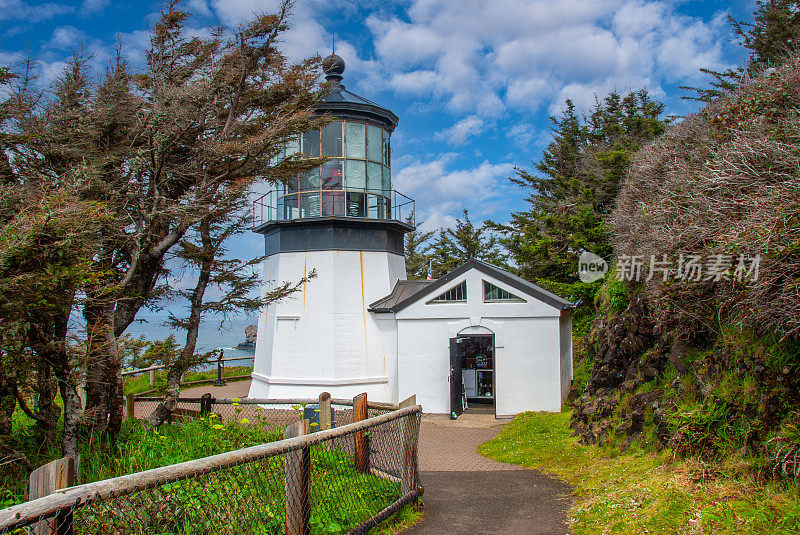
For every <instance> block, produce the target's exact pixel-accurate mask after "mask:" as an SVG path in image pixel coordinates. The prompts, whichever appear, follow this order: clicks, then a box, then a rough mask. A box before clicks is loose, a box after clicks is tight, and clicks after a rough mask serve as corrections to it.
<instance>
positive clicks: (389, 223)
mask: <svg viewBox="0 0 800 535" xmlns="http://www.w3.org/2000/svg"><path fill="white" fill-rule="evenodd" d="M322 66H323V70H324V72H325V77H326V79H327V80H328V81H330V82H332V84H333V89H332V90H331V92H330V94H329V95H328V97H327V98H326V99H325V100H324V101H323V102H321V103H320V104H318V105H317V107H316V113H317V114H319V115H328V116H330V117H331V118H332V119H333V120H332V121H331V122H330V123H329V124H328V125H327V126H325V127H324V128H322V129H321V130H312V131H309V132H306V133H304V134H303V135H302V136H299V137H298V138H297V139H295V140H294V141H293V142H291V143H290V144H289V145H288V146H287V147H286V155H294V154H298V153H299V154H301V155H306V156H308V157H314V158H316V157H324V158H326V160H325V161H324V162H323V163H322V165H320V166H319V167H318V168H316V169H314V170H313V171H310V172H307V173H304V174H302V175H300V176H298V177H296V178H294V179H292V180H290V181H289V182H288V183H287V184H285V185H281V186H279V187H278V188H277V189H275V190H272V191H270V192H268V193H267V194H265V195H264V196H262V197H261V198H260V199H258V200H257V201H256V206H255V208H256V217H257V219H258V220H257V223H256V224H257V226H256V228H255V231H256V232H258V233H260V234H264V236H265V239H266V254H267V255H271V254H275V253H280V252H293V251H319V250H332V249H336V250H361V251H387V252H393V253H396V254H400V255H402V254H403V235H404V234H405V233H406V232H408V231H409V230H412V229H413V228H414V227H413V225H409V224H408V223H406V218H407V217H408V215H409V214H413V212H414V201H413V200H412V199H410V198H408V197H406V196H405V195H402V194H401V193H399V192H397V191H395V190H393V189H392V176H391V145H390V138H391V135H392V132H393V131H394V129H395V127H396V126H397V122H398V118H397V116H396V115H395V114H394V113H392V112H391V111H389V110H387V109H386V108H383V107H381V106H379V105H377V104H375V103H374V102H372V101H370V100H367V99H365V98H363V97H360V96H358V95H356V94H355V93H352V92H351V91H348V90H347V89H346V88H345V86H344V85H343V84H342V83H341V82H342V74H343V73H344V69H345V63H344V60H343V59H342V58H341V57H339V56H337V55H336V54H331V55H330V56H328V57H327V58H325V60H324V61H323V63H322Z"/></svg>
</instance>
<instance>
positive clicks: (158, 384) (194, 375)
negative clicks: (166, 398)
mask: <svg viewBox="0 0 800 535" xmlns="http://www.w3.org/2000/svg"><path fill="white" fill-rule="evenodd" d="M252 371H253V367H252V366H226V367H225V370H224V372H223V377H226V378H227V377H238V376H242V375H247V376H249V375H250V373H252ZM216 378H217V369H216V368H214V369H213V370H205V371H199V372H197V371H194V372H188V373H187V374H186V382H187V383H190V382H192V381H204V380H209V381H213V380H215V379H216ZM166 386H167V373H166V372H165V371H162V370H159V371H156V381H155V386H150V374H149V373H143V374H141V375H137V376H136V377H132V378H126V379H125V394H141V393H142V392H147V391H149V390H153V389H154V388H157V389H160V390H163V389H164V388H166ZM191 386H194V385H187V386H186V388H189V387H191ZM154 395H155V394H154Z"/></svg>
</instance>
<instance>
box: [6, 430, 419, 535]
mask: <svg viewBox="0 0 800 535" xmlns="http://www.w3.org/2000/svg"><path fill="white" fill-rule="evenodd" d="M25 423H26V422H20V425H22V424H25ZM282 437H283V429H282V428H281V427H275V426H273V425H272V424H270V423H268V422H267V421H266V420H265V419H262V418H261V417H260V416H256V417H255V418H253V417H250V420H245V419H241V420H238V421H237V420H226V421H222V420H221V419H220V418H218V417H216V416H215V415H212V416H211V417H209V418H203V419H196V420H190V421H187V422H184V423H181V424H173V425H164V426H161V428H159V429H158V430H154V429H146V428H144V427H143V426H142V425H141V423H140V422H139V421H137V420H126V421H125V423H124V425H123V429H122V432H121V434H120V436H119V438H118V440H117V444H116V446H114V447H109V446H107V445H104V444H103V443H102V442H101V441H100V440H99V439H98V437H92V438H90V439H88V440H87V441H86V442H84V443H83V444H82V447H81V470H80V472H81V476H80V480H79V481H78V483H90V482H93V481H99V480H103V479H109V478H112V477H116V476H120V475H125V474H130V473H134V472H140V471H144V470H149V469H152V468H157V467H160V466H166V465H171V464H175V463H179V462H183V461H187V460H192V459H198V458H201V457H206V456H209V455H214V454H217V453H223V452H226V451H232V450H236V449H240V448H245V447H248V446H254V445H257V444H263V443H267V442H272V441H274V440H279V439H281V438H282ZM282 469H283V457H282V456H277V457H271V458H268V459H265V460H262V461H256V462H251V463H245V464H242V465H239V466H235V467H230V468H226V469H224V470H221V471H218V472H213V473H211V474H208V475H204V476H200V477H198V478H196V479H195V478H190V479H188V480H180V481H177V482H174V483H169V484H167V485H162V486H160V487H157V488H155V489H151V490H147V489H146V490H144V491H143V492H142V493H141V494H136V493H134V494H133V495H130V496H127V497H126V496H122V497H118V498H112V499H110V500H107V501H105V502H97V503H95V504H90V505H89V506H88V507H87V508H85V509H81V510H80V512H78V513H76V518H77V519H78V520H77V521H78V522H79V525H80V526H82V528H85V529H86V530H87V532H94V531H95V530H100V531H102V530H101V529H100V528H101V527H102V526H106V527H108V526H113V527H114V528H115V529H116V528H118V529H119V530H120V531H123V532H129V533H178V532H180V533H198V534H199V533H226V532H228V531H229V529H228V528H230V526H231V525H233V524H235V525H237V526H247V529H245V530H244V531H245V532H250V533H282V532H283V526H284V515H285V511H284V501H283V500H284V497H283V489H284V485H285V483H284V480H283V471H282ZM311 473H312V476H311V502H312V510H311V533H312V534H314V535H324V534H328V535H336V534H340V533H345V532H347V531H349V530H351V529H353V528H354V527H355V526H356V525H357V524H358V523H359V522H361V521H364V520H366V519H368V518H370V517H371V516H373V515H374V514H376V513H377V512H378V511H380V510H381V509H383V508H384V507H386V506H388V505H389V504H390V503H392V502H393V501H394V500H396V499H397V498H398V497H399V496H400V488H399V484H397V483H393V482H388V481H385V480H383V479H381V478H378V477H376V476H373V475H371V474H363V473H360V472H358V471H357V470H356V469H355V466H354V464H353V459H352V456H351V455H350V454H348V453H346V452H344V451H342V450H340V449H338V448H335V447H332V446H331V445H324V446H323V445H320V446H314V447H312V448H311ZM3 484H5V485H6V486H5V487H4V486H1V485H3ZM9 485H13V486H15V487H16V489H15V490H16V492H14V493H13V494H14V495H13V496H12V492H11V490H12V489H10V488H9V487H8V486H9ZM23 497H24V481H23V480H19V481H16V482H15V481H11V480H9V479H6V480H5V481H2V480H0V500H2V501H0V505H2V506H9V505H12V504H13V503H15V502H17V503H18V502H20V501H24V500H23ZM243 497H244V498H246V500H244V501H243V500H242V498H243ZM419 516H420V513H418V512H416V511H413V510H412V509H411V508H405V509H403V510H401V511H400V512H399V513H397V514H396V515H394V516H393V517H392V518H390V519H388V520H387V521H385V522H384V523H382V524H381V525H379V526H377V527H376V528H374V529H373V530H372V532H371V533H373V534H375V535H390V534H394V533H398V532H399V530H401V529H402V528H404V527H405V526H409V525H411V524H413V523H414V522H416V521H417V520H418V518H419Z"/></svg>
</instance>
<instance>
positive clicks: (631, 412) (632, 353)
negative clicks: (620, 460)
mask: <svg viewBox="0 0 800 535" xmlns="http://www.w3.org/2000/svg"><path fill="white" fill-rule="evenodd" d="M592 331H593V334H592V336H593V340H591V341H590V344H591V345H592V346H593V347H590V348H589V351H590V352H592V353H593V355H594V359H593V360H594V362H593V366H592V369H591V374H590V377H589V382H588V383H587V385H586V388H585V389H584V391H583V393H582V395H581V396H580V397H578V399H577V400H575V402H574V408H575V410H574V412H573V415H572V422H571V425H572V428H573V430H574V433H573V434H574V435H576V436H579V437H580V438H581V441H582V442H584V443H586V444H596V443H602V442H604V441H605V439H606V438H607V437H608V434H609V433H610V432H611V431H612V430H615V431H616V432H619V433H624V434H627V435H628V436H629V437H631V436H635V435H637V434H638V433H639V432H641V429H642V421H643V420H642V416H643V410H644V408H643V405H644V404H652V402H654V401H657V399H658V395H657V394H651V395H648V396H642V395H639V396H633V397H632V398H630V399H628V400H627V402H626V403H625V406H624V407H620V403H621V400H622V399H623V397H625V396H626V395H628V394H631V393H633V392H635V391H636V390H637V389H639V387H640V386H641V385H642V384H644V383H647V382H648V381H652V380H653V379H654V378H656V376H658V375H659V374H660V373H661V372H662V370H663V366H664V362H666V358H665V355H662V354H663V351H662V350H661V349H660V348H659V347H658V341H659V340H658V335H659V333H658V329H657V328H656V326H655V324H654V322H653V320H652V319H651V317H650V314H649V311H648V309H647V304H646V302H645V300H644V298H643V297H641V296H636V297H634V298H633V299H631V301H630V303H629V304H628V307H627V308H626V309H625V310H624V311H623V312H620V313H617V314H614V315H612V316H610V317H607V316H605V315H604V314H602V313H601V314H598V315H597V318H596V319H595V323H594V325H593V329H592ZM648 394H649V393H648ZM617 409H621V410H620V411H618V410H617ZM615 414H618V415H619V416H620V417H621V418H622V420H623V421H622V422H621V423H620V422H619V421H618V420H619V418H615V417H614V415H615ZM615 427H616V429H615Z"/></svg>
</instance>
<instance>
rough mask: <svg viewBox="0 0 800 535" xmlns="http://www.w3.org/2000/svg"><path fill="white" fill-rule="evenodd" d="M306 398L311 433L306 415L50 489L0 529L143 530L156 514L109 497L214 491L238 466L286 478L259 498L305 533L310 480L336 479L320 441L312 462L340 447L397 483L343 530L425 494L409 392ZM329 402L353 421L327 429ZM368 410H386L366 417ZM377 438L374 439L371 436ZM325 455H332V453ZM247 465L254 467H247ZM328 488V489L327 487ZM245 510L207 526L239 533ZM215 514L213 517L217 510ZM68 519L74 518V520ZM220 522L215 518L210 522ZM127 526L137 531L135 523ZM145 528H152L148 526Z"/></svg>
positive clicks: (5, 515)
mask: <svg viewBox="0 0 800 535" xmlns="http://www.w3.org/2000/svg"><path fill="white" fill-rule="evenodd" d="M222 401H223V400H215V404H220V403H221V402H222ZM224 401H228V400H224ZM306 401H309V400H251V399H242V400H237V401H235V402H234V401H233V400H230V402H231V403H237V404H242V405H252V404H264V403H271V404H275V403H281V404H285V403H297V402H299V403H304V402H306ZM311 401H314V402H319V403H320V410H319V415H320V416H319V431H317V432H314V433H309V430H310V422H309V420H308V419H303V420H299V421H297V422H295V423H293V424H291V425H289V426H288V427H287V428H286V430H285V431H284V437H285V438H284V439H283V440H280V441H276V442H271V443H267V444H262V445H258V446H253V447H250V448H244V449H240V450H236V451H231V452H227V453H222V454H218V455H213V456H210V457H206V458H203V459H197V460H193V461H187V462H183V463H179V464H175V465H171V466H165V467H162V468H155V469H152V470H147V471H145V472H139V473H135V474H130V475H125V476H121V477H116V478H113V479H108V480H105V481H98V482H95V483H88V484H84V485H79V486H76V487H70V488H66V489H61V490H55V491H54V492H53V493H52V494H50V495H48V496H44V497H41V498H38V499H34V500H32V501H29V502H26V503H23V504H19V505H16V506H13V507H10V508H7V509H4V510H0V534H6V533H11V532H13V531H14V530H15V529H18V528H22V527H25V526H30V527H31V529H32V530H33V531H34V532H35V533H41V534H45V533H46V534H56V533H57V534H59V535H73V533H78V532H87V533H89V532H101V531H103V530H101V531H96V530H97V527H96V526H98V525H99V526H103V527H104V529H105V528H109V529H110V531H109V532H113V533H122V532H127V531H137V530H138V531H142V529H143V526H142V525H134V524H135V522H145V521H147V522H151V523H152V522H154V519H155V517H157V516H158V514H151V515H143V518H142V519H141V520H140V519H139V518H138V517H134V516H125V514H128V513H125V514H123V513H122V512H123V511H134V510H135V509H136V508H135V507H134V508H131V507H130V505H129V504H128V505H125V504H117V505H119V506H118V507H115V504H116V502H115V501H114V500H119V499H121V497H125V496H128V495H136V494H137V493H141V492H156V490H158V489H159V488H161V489H168V493H169V492H171V493H172V494H173V501H179V498H177V497H175V496H178V493H176V492H175V489H174V488H171V487H170V485H173V486H174V484H179V485H180V484H182V482H187V481H188V482H191V480H192V479H199V478H205V479H204V480H203V481H199V480H198V485H197V486H200V487H203V488H205V489H206V491H204V493H203V494H214V492H213V488H212V487H211V485H220V484H227V483H220V482H227V481H234V480H233V479H231V475H230V470H231V469H232V467H242V468H243V469H244V473H246V474H249V475H248V476H247V477H253V476H252V474H259V477H269V478H272V479H274V480H275V481H279V480H283V485H282V487H283V488H282V491H281V492H280V493H275V492H272V491H270V492H272V494H269V495H264V496H263V497H262V498H263V500H265V501H266V500H272V501H273V502H274V501H275V500H276V499H282V500H283V503H284V506H283V507H282V509H283V510H282V511H281V515H282V516H283V523H282V524H283V526H284V529H282V530H281V531H283V532H285V533H286V534H288V535H300V534H307V533H309V530H310V528H309V522H310V519H311V512H312V508H313V507H315V503H314V502H313V501H312V500H311V496H312V491H311V485H312V479H316V480H319V478H323V479H335V478H336V477H337V475H336V474H335V473H333V472H332V470H335V468H333V469H331V468H330V466H333V467H336V466H337V465H336V464H335V463H332V464H329V465H328V468H326V471H325V472H324V473H320V474H317V473H314V474H312V465H314V464H315V463H312V462H311V452H312V448H313V447H315V446H320V445H324V447H323V448H322V449H321V450H320V449H316V450H314V451H315V455H316V457H317V461H316V464H317V465H318V464H319V463H320V455H326V454H328V453H330V452H333V451H334V450H335V452H336V453H335V455H341V454H343V453H344V454H345V455H351V456H352V457H351V460H352V466H353V467H355V470H356V472H357V473H358V472H360V473H363V474H364V476H362V477H367V478H370V477H374V478H379V479H382V480H384V481H386V482H389V484H391V485H396V487H391V488H396V492H394V491H393V492H394V493H393V494H391V495H392V496H393V497H394V498H393V501H392V502H391V503H387V504H386V506H385V507H384V508H383V509H381V510H379V511H377V512H375V513H374V514H372V516H370V517H369V518H358V524H357V525H355V526H353V527H351V528H350V529H349V530H348V531H347V532H348V533H354V534H355V533H359V534H361V533H366V532H367V531H368V530H369V529H371V528H372V527H374V526H375V525H377V524H378V523H380V522H382V521H383V520H385V519H386V518H388V517H389V516H391V515H392V514H394V513H395V512H397V511H399V510H400V509H401V508H402V507H403V506H405V505H407V504H409V503H412V502H416V501H417V500H418V498H419V497H420V496H421V494H422V492H423V489H422V487H421V485H420V484H419V477H418V460H417V452H418V440H419V424H420V415H421V412H422V408H421V407H420V406H419V405H416V399H415V397H413V396H412V397H411V398H409V399H407V400H405V401H403V402H402V403H400V404H399V405H393V404H386V403H374V402H373V403H369V402H368V401H367V399H366V394H362V395H360V396H357V397H356V398H354V399H353V400H341V399H331V397H330V394H327V393H323V394H322V395H320V397H319V399H314V400H311ZM222 404H225V403H222ZM331 404H341V405H345V406H352V407H353V414H354V420H355V421H353V423H349V424H346V425H343V426H340V427H334V428H331V421H330V414H331V411H330V407H331ZM370 406H371V407H370ZM370 408H373V409H378V410H381V411H387V412H383V413H382V414H378V415H376V416H372V417H367V416H368V412H369V409H370ZM381 437H382V438H381ZM376 439H377V440H378V442H375V441H376ZM381 441H382V442H381ZM345 446H346V447H345ZM371 452H374V453H377V454H378V456H379V457H382V458H383V461H380V460H379V461H373V460H371V458H370V454H371ZM330 454H331V455H333V453H330ZM280 457H282V458H283V459H282V460H283V462H282V463H280V465H277V466H276V465H275V464H274V462H271V461H273V460H274V459H276V458H277V460H278V461H280ZM337 458H338V457H337ZM259 463H260V464H259ZM339 463H340V464H341V461H339ZM251 464H252V467H251V466H249V465H251ZM278 466H280V468H278ZM264 467H271V469H272V470H273V472H271V473H269V474H265V472H264ZM276 469H277V470H278V471H277V472H275V471H274V470H276ZM342 470H345V468H342ZM225 471H228V472H227V474H228V475H225ZM73 472H74V471H73ZM342 477H344V476H342ZM270 481H272V480H270ZM346 481H349V482H352V481H361V482H362V483H361V484H362V485H367V484H368V482H369V481H371V480H370V479H357V480H354V479H352V478H350V479H347V480H346ZM273 483H274V482H273ZM326 483H327V482H326ZM237 484H238V485H240V486H241V485H245V484H247V480H246V479H244V477H243V478H242V479H240V480H238V483H237ZM384 485H385V483H384ZM61 486H63V485H61ZM55 488H58V485H56V487H55ZM257 488H258V489H262V491H263V489H264V488H266V487H265V486H263V485H262V486H260V487H257ZM324 488H325V489H329V488H330V486H325V487H324ZM315 489H316V490H315V492H316V493H317V494H316V496H317V497H318V499H319V496H320V494H319V493H320V490H319V488H317V487H315ZM49 490H53V489H49ZM346 490H347V489H345V491H346ZM350 490H354V491H356V492H357V493H358V494H359V495H361V494H363V493H364V492H369V488H364V489H350ZM159 492H160V494H158V496H163V494H164V491H163V490H162V491H159ZM325 492H328V491H327V490H326V491H325ZM339 492H344V491H339ZM382 492H383V494H381V495H385V493H386V489H385V488H384V489H383V490H382ZM225 495H226V494H225V492H224V488H223V489H222V492H220V493H218V496H225ZM196 498H197V497H194V498H193V499H196ZM249 499H250V500H256V501H257V500H258V499H259V495H258V493H257V492H255V491H254V492H253V493H252V495H251V496H249ZM132 500H133V499H132ZM137 500H138V501H137ZM137 500H133V501H136V503H138V504H147V503H148V502H149V501H152V497H150V496H149V495H148V496H139V497H138V498H137ZM236 500H238V497H236ZM319 501H320V502H322V501H325V500H323V499H319ZM333 501H334V502H338V501H341V500H339V499H338V498H336V499H334V500H333ZM192 503H194V502H192ZM214 503H215V506H216V507H218V508H220V511H225V512H226V514H227V510H228V509H230V510H233V509H235V507H234V506H239V504H238V502H237V503H232V504H228V506H227V509H226V507H223V506H222V505H221V504H220V503H217V502H214ZM262 505H263V504H262ZM138 507H139V508H141V507H143V506H142V505H139V506H138ZM84 509H89V513H86V512H85V511H84ZM262 509H264V507H262ZM259 510H261V509H259ZM265 510H266V509H265ZM246 513H247V514H246V515H244V516H243V514H244V513H242V512H241V511H239V512H236V511H234V513H233V516H231V517H230V520H228V522H227V524H222V523H218V524H214V525H211V524H209V525H210V526H211V528H209V529H207V531H208V532H219V533H229V532H237V530H239V532H242V529H243V528H242V526H231V525H230V524H231V523H234V524H235V523H237V522H238V520H235V519H240V518H244V517H245V516H246V517H247V518H249V519H250V520H249V522H250V525H251V526H253V525H254V524H253V522H258V519H257V518H255V520H253V518H254V516H253V512H252V511H249V510H248V511H246ZM345 513H346V511H345ZM214 514H215V515H217V516H218V514H217V512H215V513H214ZM220 514H221V513H220ZM273 516H275V515H273V514H272V513H270V518H272V517H273ZM122 517H124V519H122V520H120V519H121V518H122ZM73 518H74V519H75V520H73ZM98 519H100V520H98ZM109 519H111V520H109ZM112 520H113V521H114V522H117V523H118V524H116V525H112V526H109V525H108V523H109V522H111V521H112ZM217 520H219V519H216V520H215V521H217ZM134 521H135V522H134ZM265 521H266V518H265ZM91 522H96V523H97V524H91ZM164 522H166V523H167V524H168V525H169V526H172V524H169V522H174V520H172V519H166V520H164ZM75 525H78V526H79V528H75V529H74V526H75ZM132 526H133V527H135V528H136V529H133V528H132ZM159 526H160V527H159V529H161V531H159V532H163V533H171V532H181V531H180V530H177V531H172V530H170V529H164V528H163V526H161V525H159ZM146 527H148V528H149V527H150V524H148V525H147V526H146ZM212 528H213V529H212ZM273 528H274V525H273ZM284 530H285V531H284ZM245 531H246V530H245ZM269 532H273V531H269Z"/></svg>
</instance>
